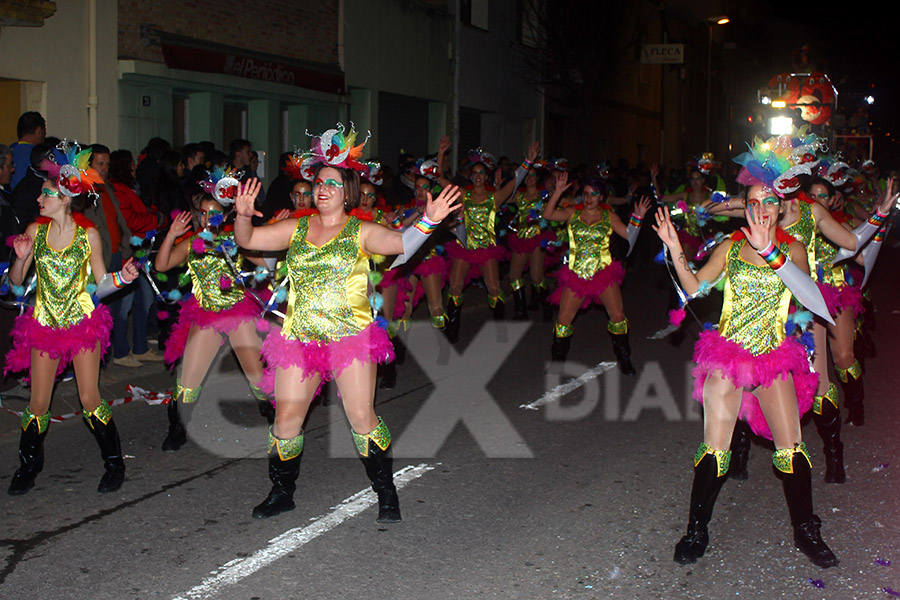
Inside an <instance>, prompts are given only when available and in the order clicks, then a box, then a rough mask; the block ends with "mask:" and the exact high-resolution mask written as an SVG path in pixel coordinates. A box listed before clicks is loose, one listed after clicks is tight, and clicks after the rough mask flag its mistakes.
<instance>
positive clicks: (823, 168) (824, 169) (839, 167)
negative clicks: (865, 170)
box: [816, 154, 852, 189]
mask: <svg viewBox="0 0 900 600" xmlns="http://www.w3.org/2000/svg"><path fill="white" fill-rule="evenodd" d="M816 174H817V175H819V177H821V178H822V179H825V180H826V181H828V182H829V183H830V184H831V185H833V186H834V187H835V188H836V189H841V188H842V187H844V184H845V183H847V182H848V181H849V180H850V179H851V177H852V173H851V172H850V165H848V164H847V163H845V162H844V161H842V160H838V159H837V158H836V157H835V156H833V155H831V154H829V155H828V156H825V157H824V158H822V159H821V160H820V161H819V165H818V167H817V168H816Z"/></svg>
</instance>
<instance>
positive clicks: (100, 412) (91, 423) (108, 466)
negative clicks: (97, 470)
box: [84, 400, 125, 493]
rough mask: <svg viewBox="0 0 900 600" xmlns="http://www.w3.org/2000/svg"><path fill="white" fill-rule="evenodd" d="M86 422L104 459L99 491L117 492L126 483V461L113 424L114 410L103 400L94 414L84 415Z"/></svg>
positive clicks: (117, 432)
mask: <svg viewBox="0 0 900 600" xmlns="http://www.w3.org/2000/svg"><path fill="white" fill-rule="evenodd" d="M84 421H85V424H86V425H87V426H88V429H90V430H91V433H92V434H94V439H95V440H97V446H99V447H100V456H101V457H102V458H103V468H104V470H105V472H104V473H103V477H101V478H100V483H99V484H98V485H97V491H98V492H101V493H106V492H115V491H116V490H118V489H119V488H120V487H122V483H123V482H124V481H125V460H124V459H123V458H122V444H121V442H120V441H119V430H118V429H116V424H115V422H113V418H112V409H111V408H110V407H109V404H107V403H106V400H101V401H100V406H98V407H97V408H96V409H94V411H93V412H91V413H88V412H85V413H84Z"/></svg>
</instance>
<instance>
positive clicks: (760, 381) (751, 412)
mask: <svg viewBox="0 0 900 600" xmlns="http://www.w3.org/2000/svg"><path fill="white" fill-rule="evenodd" d="M693 360H694V362H695V363H697V366H696V367H694V369H693V371H692V374H693V376H694V394H693V396H694V400H696V401H698V402H700V403H701V404H702V403H703V386H704V384H705V383H706V378H707V376H708V375H709V373H710V372H712V371H719V372H720V373H721V374H722V376H723V377H725V378H726V379H728V380H729V381H731V382H732V383H733V384H734V385H735V387H739V388H741V387H742V388H749V389H753V388H756V387H757V386H763V387H767V386H769V385H771V384H772V382H774V381H775V379H776V378H780V379H786V378H787V376H788V375H790V376H791V377H792V378H793V382H794V391H795V393H796V395H797V412H798V415H799V416H800V417H802V416H803V415H804V414H805V413H806V412H807V411H808V410H809V409H810V408H812V404H813V397H814V396H815V393H816V386H817V385H818V382H819V376H818V375H817V374H816V373H814V372H812V371H810V369H809V360H808V359H807V356H806V349H805V348H804V347H803V344H801V343H800V342H798V341H797V340H796V339H794V338H791V337H789V338H787V339H785V340H784V342H782V343H781V345H780V346H778V347H777V348H775V349H774V350H772V351H771V352H766V353H765V354H760V355H759V356H755V355H753V354H752V353H750V351H749V350H747V349H745V348H744V347H743V346H741V345H740V344H739V343H737V342H735V341H733V340H729V339H726V338H724V337H722V336H721V335H720V334H719V332H718V331H714V330H707V331H704V332H702V333H701V334H700V339H699V340H698V341H697V344H696V345H695V346H694V358H693ZM739 416H740V418H741V419H743V420H744V421H746V422H747V424H748V425H750V429H752V430H753V433H755V434H757V435H761V436H763V437H765V438H767V439H770V440H771V439H772V432H771V431H770V429H769V424H768V423H767V422H766V418H765V416H764V415H763V412H762V409H761V408H760V406H759V398H757V397H756V396H754V395H753V394H751V393H750V392H747V391H744V393H743V396H742V398H741V409H740V414H739Z"/></svg>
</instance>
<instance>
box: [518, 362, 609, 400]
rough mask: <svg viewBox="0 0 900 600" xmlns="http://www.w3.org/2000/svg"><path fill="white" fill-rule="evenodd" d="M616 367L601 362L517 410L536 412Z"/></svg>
mask: <svg viewBox="0 0 900 600" xmlns="http://www.w3.org/2000/svg"><path fill="white" fill-rule="evenodd" d="M615 366H616V363H615V362H602V363H600V364H598V365H597V366H596V367H593V368H592V369H588V370H587V371H585V372H584V373H582V374H581V375H579V376H578V377H576V378H575V379H572V380H571V381H567V382H566V383H561V384H559V385H558V386H556V387H555V388H553V389H552V390H550V391H548V392H545V393H544V395H543V396H541V397H540V398H538V399H537V400H535V401H534V402H532V403H531V404H520V405H519V408H526V409H528V410H537V409H538V408H540V407H542V406H544V405H545V404H550V403H551V402H556V401H557V400H559V399H560V398H562V397H563V396H565V395H566V394H568V393H569V392H572V391H574V390H577V389H578V388H580V387H581V386H583V385H584V384H585V383H587V382H588V381H590V380H591V379H594V378H596V377H599V376H600V375H602V374H603V373H606V372H607V371H609V370H610V369H612V368H613V367H615Z"/></svg>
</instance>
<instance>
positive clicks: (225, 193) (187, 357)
mask: <svg viewBox="0 0 900 600" xmlns="http://www.w3.org/2000/svg"><path fill="white" fill-rule="evenodd" d="M202 185H203V190H204V191H203V193H201V194H197V195H195V196H194V198H193V204H194V206H195V208H196V210H197V211H198V213H199V220H200V231H197V232H194V233H193V234H192V235H190V236H189V237H186V238H184V239H182V237H183V236H184V235H185V234H186V233H188V231H190V229H191V220H192V215H191V213H190V212H182V213H180V214H178V215H177V216H176V217H175V218H174V220H173V222H172V225H171V227H169V231H168V233H167V234H166V237H165V238H164V239H163V242H162V244H161V245H160V247H159V252H158V253H157V255H156V261H155V264H154V266H155V268H156V270H157V271H159V272H164V271H168V270H169V269H173V268H175V267H177V266H179V265H182V264H185V263H187V267H188V270H189V272H190V277H191V292H192V294H191V296H189V297H188V298H187V299H186V300H184V302H183V303H182V307H181V311H180V313H179V316H178V323H177V324H176V325H175V328H174V329H173V331H172V334H171V337H170V338H169V342H168V343H167V344H166V351H165V360H166V363H167V364H168V365H170V366H171V365H174V364H175V363H176V362H177V361H178V360H179V359H181V369H180V371H181V372H180V374H179V375H178V377H177V378H176V380H175V393H174V395H173V397H172V402H170V403H169V406H168V418H169V430H168V433H167V435H166V438H165V440H164V441H163V445H162V449H163V450H164V451H166V452H174V451H176V450H178V449H179V448H181V446H183V445H184V443H185V442H186V441H187V432H186V430H185V427H184V424H183V423H182V421H181V417H180V415H179V408H178V404H179V402H180V403H183V404H193V403H194V402H196V401H197V400H198V399H199V398H200V389H201V386H202V384H203V380H204V379H205V378H206V373H207V372H208V371H209V367H210V365H211V364H212V362H213V360H214V359H215V357H216V354H217V353H218V351H219V346H221V345H222V336H223V335H225V336H227V337H228V341H229V343H230V344H231V348H232V350H234V353H235V355H236V356H237V359H238V362H239V363H240V366H241V370H242V371H243V372H244V375H245V376H246V377H247V381H248V382H249V384H250V390H251V391H252V393H253V396H254V397H255V398H256V401H257V405H258V406H259V411H260V414H261V415H262V416H264V417H266V419H267V420H269V422H270V423H271V422H272V419H274V414H275V413H274V409H273V407H272V401H271V398H269V397H268V396H267V395H266V394H265V393H264V392H263V391H262V390H261V389H260V388H259V385H258V384H259V382H260V379H262V375H263V368H262V360H261V358H260V348H261V345H262V342H261V340H260V338H259V335H258V333H257V328H256V322H257V320H258V318H259V315H260V312H261V310H260V306H259V304H258V303H257V302H256V301H255V300H254V299H253V298H252V297H251V296H250V293H249V292H248V291H247V290H246V288H245V287H244V285H243V283H242V282H241V281H240V278H239V277H236V273H235V268H236V262H235V261H238V262H239V260H240V257H239V256H238V255H237V247H236V246H235V243H234V233H233V231H232V226H231V225H230V224H227V223H226V219H225V206H229V205H231V204H233V203H234V196H235V194H236V193H237V187H238V178H237V177H235V176H234V174H233V173H231V172H230V171H227V170H223V169H221V168H218V167H217V168H216V170H215V171H213V172H212V173H210V176H209V178H208V179H207V180H206V181H204V182H203V183H202ZM232 254H233V255H234V256H235V258H234V259H232V258H231V255H232ZM257 261H258V262H259V263H262V259H257Z"/></svg>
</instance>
